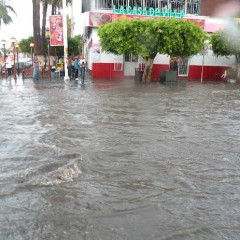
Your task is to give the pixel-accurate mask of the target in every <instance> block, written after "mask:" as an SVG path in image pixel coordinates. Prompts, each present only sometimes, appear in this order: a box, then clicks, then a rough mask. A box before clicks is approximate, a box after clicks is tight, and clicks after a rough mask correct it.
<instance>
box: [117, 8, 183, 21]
mask: <svg viewBox="0 0 240 240" xmlns="http://www.w3.org/2000/svg"><path fill="white" fill-rule="evenodd" d="M113 13H116V14H133V15H140V16H149V17H154V16H155V17H175V18H183V17H184V15H185V14H184V11H183V10H181V11H180V12H177V11H176V10H175V11H172V10H171V9H169V8H163V9H162V10H160V9H159V8H148V9H147V8H141V7H138V8H137V7H133V8H131V7H130V6H129V7H127V8H124V6H120V8H116V6H115V5H114V6H113Z"/></svg>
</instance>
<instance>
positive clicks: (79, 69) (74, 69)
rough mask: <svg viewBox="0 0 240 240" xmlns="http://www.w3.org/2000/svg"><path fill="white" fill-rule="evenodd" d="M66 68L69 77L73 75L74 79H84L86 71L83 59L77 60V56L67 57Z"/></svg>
mask: <svg viewBox="0 0 240 240" xmlns="http://www.w3.org/2000/svg"><path fill="white" fill-rule="evenodd" d="M67 68H68V76H69V78H70V79H72V78H73V77H74V78H75V80H79V77H80V78H81V79H82V80H83V81H84V79H85V71H86V64H85V62H84V61H82V62H81V61H79V60H78V57H75V58H74V60H73V59H72V58H68V62H67ZM79 75H80V76H79Z"/></svg>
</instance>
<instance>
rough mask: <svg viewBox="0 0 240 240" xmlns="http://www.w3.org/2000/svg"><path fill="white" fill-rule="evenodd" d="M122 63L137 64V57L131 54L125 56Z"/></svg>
mask: <svg viewBox="0 0 240 240" xmlns="http://www.w3.org/2000/svg"><path fill="white" fill-rule="evenodd" d="M124 62H138V56H137V55H134V54H132V53H129V54H126V55H125V56H124Z"/></svg>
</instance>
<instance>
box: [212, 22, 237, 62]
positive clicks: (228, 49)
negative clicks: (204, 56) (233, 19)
mask: <svg viewBox="0 0 240 240" xmlns="http://www.w3.org/2000/svg"><path fill="white" fill-rule="evenodd" d="M239 39H240V24H238V25H235V26H234V27H229V28H227V29H222V30H219V31H217V32H215V33H213V34H212V35H211V37H210V41H211V44H212V50H213V53H214V54H215V55H217V56H230V55H234V56H235V59H236V64H239V63H240V41H239Z"/></svg>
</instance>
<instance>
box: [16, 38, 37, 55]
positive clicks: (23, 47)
mask: <svg viewBox="0 0 240 240" xmlns="http://www.w3.org/2000/svg"><path fill="white" fill-rule="evenodd" d="M33 40H34V39H33V37H29V38H27V39H22V40H21V41H20V42H19V44H18V45H19V51H21V52H23V53H31V47H30V43H33Z"/></svg>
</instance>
